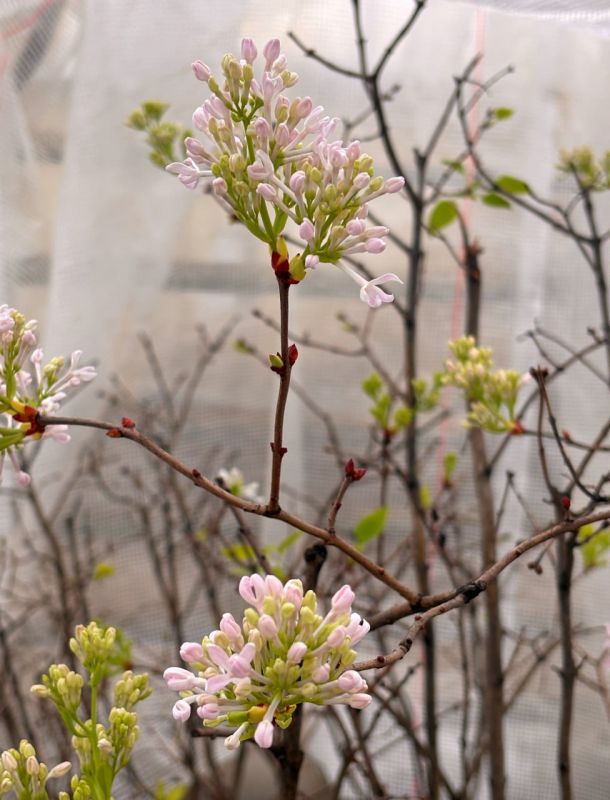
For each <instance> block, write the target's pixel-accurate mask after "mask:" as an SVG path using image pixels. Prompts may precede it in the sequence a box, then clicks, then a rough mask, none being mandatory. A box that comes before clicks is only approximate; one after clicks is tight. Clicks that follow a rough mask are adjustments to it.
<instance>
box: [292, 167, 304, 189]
mask: <svg viewBox="0 0 610 800" xmlns="http://www.w3.org/2000/svg"><path fill="white" fill-rule="evenodd" d="M304 185H305V173H304V172H303V170H298V171H297V172H295V173H294V175H293V176H292V177H291V178H290V188H291V189H292V191H293V192H294V193H295V194H301V192H302V191H303V186H304Z"/></svg>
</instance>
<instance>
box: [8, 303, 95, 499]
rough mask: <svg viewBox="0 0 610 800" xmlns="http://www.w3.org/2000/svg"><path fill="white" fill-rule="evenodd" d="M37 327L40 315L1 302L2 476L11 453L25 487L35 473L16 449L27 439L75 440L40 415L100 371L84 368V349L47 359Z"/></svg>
mask: <svg viewBox="0 0 610 800" xmlns="http://www.w3.org/2000/svg"><path fill="white" fill-rule="evenodd" d="M36 327H37V322H36V320H26V318H25V317H24V315H23V314H21V313H20V312H19V311H17V310H16V309H14V308H9V306H7V305H2V306H0V415H1V418H2V423H3V424H2V425H1V426H0V480H1V478H2V468H3V465H4V459H5V456H6V455H8V457H9V459H10V460H11V463H12V464H13V467H14V469H15V473H16V479H17V482H18V484H19V485H20V486H27V485H28V484H29V482H30V476H29V475H28V474H27V473H26V472H24V471H23V470H22V469H21V468H20V465H19V461H18V459H17V456H16V449H17V448H19V447H20V446H22V445H23V444H24V443H25V442H26V441H27V440H28V439H30V440H32V439H41V438H53V439H55V440H56V441H58V442H67V441H69V439H70V437H69V435H68V433H67V432H66V431H67V427H66V426H65V425H48V426H43V425H41V424H40V421H39V418H38V415H39V414H52V413H54V412H55V411H56V410H57V409H58V408H59V406H60V403H61V401H62V400H63V399H64V398H65V397H66V396H67V394H68V393H69V392H70V391H71V390H72V389H74V388H75V387H77V386H80V384H81V383H83V382H87V381H90V380H93V378H95V376H96V371H95V368H94V367H91V366H87V367H79V362H80V358H81V355H82V351H80V350H75V351H74V352H73V353H72V356H71V357H70V362H69V364H66V362H65V359H64V358H61V357H60V358H52V359H51V360H50V361H49V362H48V363H47V364H43V362H44V354H43V352H42V350H41V349H40V348H39V347H38V346H37V340H36Z"/></svg>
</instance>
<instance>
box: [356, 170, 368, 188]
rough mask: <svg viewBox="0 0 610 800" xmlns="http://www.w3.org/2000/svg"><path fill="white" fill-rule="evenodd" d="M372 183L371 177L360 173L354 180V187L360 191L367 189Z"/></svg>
mask: <svg viewBox="0 0 610 800" xmlns="http://www.w3.org/2000/svg"><path fill="white" fill-rule="evenodd" d="M370 182H371V176H370V175H367V173H366V172H359V173H358V174H357V175H356V177H355V178H354V186H355V187H356V189H358V190H361V189H366V187H367V186H368V185H369V183H370Z"/></svg>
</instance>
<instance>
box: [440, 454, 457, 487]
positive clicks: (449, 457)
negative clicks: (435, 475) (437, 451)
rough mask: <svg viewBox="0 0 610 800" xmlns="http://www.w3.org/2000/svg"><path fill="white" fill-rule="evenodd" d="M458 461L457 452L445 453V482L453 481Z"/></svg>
mask: <svg viewBox="0 0 610 800" xmlns="http://www.w3.org/2000/svg"><path fill="white" fill-rule="evenodd" d="M457 462H458V457H457V453H454V452H453V451H450V452H449V453H445V457H444V458H443V480H444V481H445V483H451V478H452V477H453V473H454V472H455V468H456V467H457Z"/></svg>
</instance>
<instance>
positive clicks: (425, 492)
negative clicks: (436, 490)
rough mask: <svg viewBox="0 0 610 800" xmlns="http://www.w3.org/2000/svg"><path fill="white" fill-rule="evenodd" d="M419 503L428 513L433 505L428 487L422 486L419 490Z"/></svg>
mask: <svg viewBox="0 0 610 800" xmlns="http://www.w3.org/2000/svg"><path fill="white" fill-rule="evenodd" d="M419 502H420V503H421V507H422V508H423V509H424V511H427V510H428V509H429V508H430V506H431V505H432V495H431V494H430V488H429V487H428V486H425V485H424V486H421V487H420V489H419Z"/></svg>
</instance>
